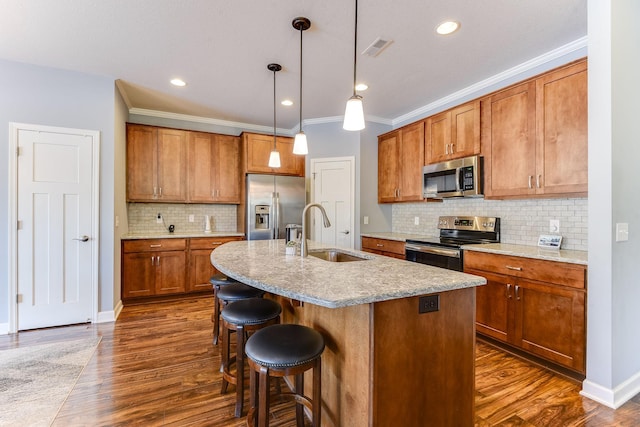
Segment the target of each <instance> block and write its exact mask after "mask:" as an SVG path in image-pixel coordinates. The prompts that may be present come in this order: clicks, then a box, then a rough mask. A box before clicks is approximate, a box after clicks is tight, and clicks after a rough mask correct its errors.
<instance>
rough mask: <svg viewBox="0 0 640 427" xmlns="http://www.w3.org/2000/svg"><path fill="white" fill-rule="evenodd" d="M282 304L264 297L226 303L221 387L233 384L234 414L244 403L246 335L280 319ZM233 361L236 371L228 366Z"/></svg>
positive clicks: (222, 389) (238, 413) (223, 326)
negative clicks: (232, 346)
mask: <svg viewBox="0 0 640 427" xmlns="http://www.w3.org/2000/svg"><path fill="white" fill-rule="evenodd" d="M281 312H282V307H281V306H280V304H278V303H277V302H276V301H273V300H270V299H263V298H247V299H243V300H239V301H235V302H231V303H229V305H227V306H226V307H225V308H224V309H223V310H222V313H221V317H222V337H223V342H222V365H221V370H222V388H221V390H220V392H221V394H224V393H226V392H227V386H228V385H229V384H235V385H236V414H235V415H236V417H240V416H242V407H243V404H244V382H245V381H244V348H245V339H246V337H247V336H248V335H249V334H251V333H253V332H255V331H257V330H259V329H262V328H264V327H266V326H269V325H273V324H276V323H279V322H280V313H281ZM232 332H236V348H235V350H236V351H235V353H236V355H235V357H231V333H232ZM234 362H235V367H236V369H235V374H234V373H232V372H231V370H230V367H231V365H232V364H234Z"/></svg>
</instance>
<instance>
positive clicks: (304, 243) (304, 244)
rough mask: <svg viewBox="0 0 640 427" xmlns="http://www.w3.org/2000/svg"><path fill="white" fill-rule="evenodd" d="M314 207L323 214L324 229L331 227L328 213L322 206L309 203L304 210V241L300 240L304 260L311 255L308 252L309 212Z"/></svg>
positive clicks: (301, 254)
mask: <svg viewBox="0 0 640 427" xmlns="http://www.w3.org/2000/svg"><path fill="white" fill-rule="evenodd" d="M314 206H315V207H316V208H318V209H320V212H322V222H323V223H324V227H325V228H329V227H331V222H329V217H328V216H327V212H326V211H325V210H324V208H323V207H322V205H321V204H319V203H309V204H308V205H307V206H305V207H304V209H303V210H302V239H300V256H301V257H303V258H304V257H306V256H308V255H309V251H308V250H307V211H308V210H309V208H312V207H314Z"/></svg>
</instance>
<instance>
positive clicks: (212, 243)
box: [211, 242, 222, 246]
mask: <svg viewBox="0 0 640 427" xmlns="http://www.w3.org/2000/svg"><path fill="white" fill-rule="evenodd" d="M221 244H222V242H211V245H212V246H215V245H221Z"/></svg>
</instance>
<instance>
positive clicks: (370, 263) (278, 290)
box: [211, 240, 486, 308]
mask: <svg viewBox="0 0 640 427" xmlns="http://www.w3.org/2000/svg"><path fill="white" fill-rule="evenodd" d="M322 247H323V246H322V245H319V244H317V243H315V242H312V241H310V242H309V251H310V252H311V251H313V250H314V249H318V248H322ZM343 251H345V252H348V253H351V254H354V255H357V256H360V257H365V258H367V259H365V260H363V261H353V262H342V263H336V262H329V261H324V260H321V259H318V258H315V257H313V256H309V257H307V258H302V257H301V256H300V255H299V252H298V255H285V241H284V240H252V241H239V242H229V243H225V244H224V245H222V246H220V247H218V248H216V249H214V250H213V251H212V252H211V263H212V264H213V266H214V267H216V268H217V269H218V270H220V271H221V272H222V273H224V274H226V275H227V276H230V277H233V278H234V279H236V280H239V281H241V282H243V283H246V284H248V285H250V286H254V287H256V288H259V289H262V290H265V291H267V292H271V293H273V294H277V295H282V296H285V297H288V298H293V299H297V300H300V301H304V302H308V303H311V304H315V305H319V306H323V307H328V308H338V307H347V306H352V305H358V304H367V303H372V302H379V301H386V300H392V299H398V298H406V297H412V296H417V295H425V294H433V293H437V292H445V291H450V290H455V289H462V288H469V287H475V286H479V285H483V284H485V283H486V280H485V279H484V278H483V277H479V276H473V275H470V274H465V273H461V272H457V271H451V270H445V269H442V268H438V267H432V266H427V265H423V264H418V263H413V262H409V261H403V260H398V259H395V258H390V257H385V256H379V255H374V254H370V253H366V252H360V251H356V250H352V249H343Z"/></svg>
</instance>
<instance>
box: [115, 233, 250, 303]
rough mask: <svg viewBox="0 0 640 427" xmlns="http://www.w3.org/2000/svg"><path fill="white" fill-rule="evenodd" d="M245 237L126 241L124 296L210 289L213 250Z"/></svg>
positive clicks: (177, 293) (124, 252) (123, 264)
mask: <svg viewBox="0 0 640 427" xmlns="http://www.w3.org/2000/svg"><path fill="white" fill-rule="evenodd" d="M233 240H242V237H202V238H190V239H140V240H125V241H123V242H122V298H123V299H124V300H132V299H137V298H145V297H157V296H162V295H179V294H186V293H190V292H202V291H210V290H211V284H210V283H209V279H210V278H211V276H212V275H213V274H215V273H216V272H217V270H216V269H215V268H214V267H213V266H212V265H211V259H210V255H211V251H212V250H213V249H215V248H216V247H218V246H220V245H222V244H223V243H226V242H230V241H233Z"/></svg>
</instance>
